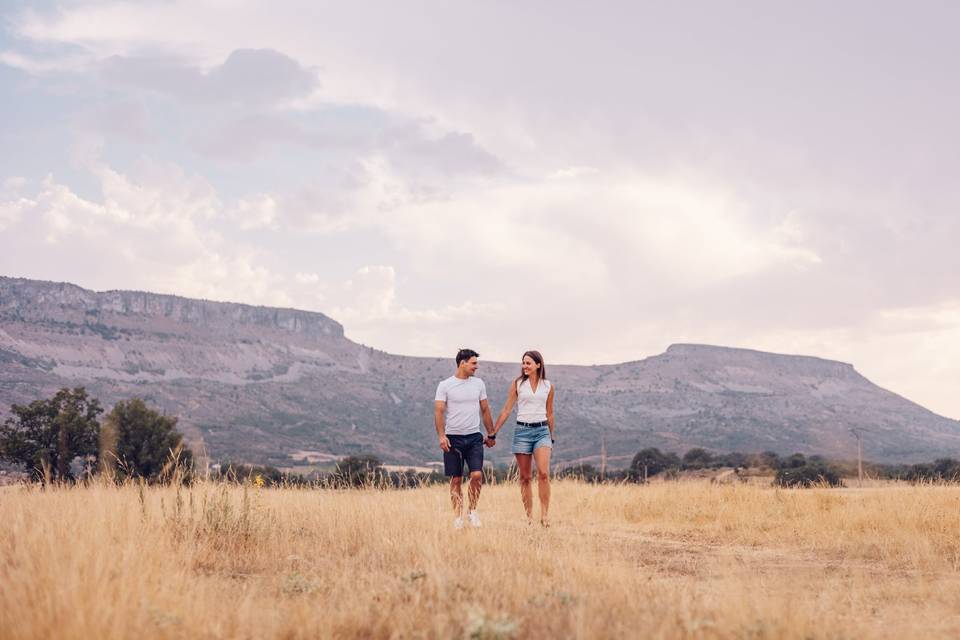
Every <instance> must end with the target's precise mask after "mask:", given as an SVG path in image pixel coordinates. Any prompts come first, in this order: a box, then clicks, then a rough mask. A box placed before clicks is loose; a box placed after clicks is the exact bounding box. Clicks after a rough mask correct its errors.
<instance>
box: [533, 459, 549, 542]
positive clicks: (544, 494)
mask: <svg viewBox="0 0 960 640" xmlns="http://www.w3.org/2000/svg"><path fill="white" fill-rule="evenodd" d="M552 452H553V449H551V448H550V447H538V448H537V449H534V451H533V458H534V460H536V461H537V495H538V496H539V497H540V524H542V525H543V526H545V527H548V526H550V454H551V453H552Z"/></svg>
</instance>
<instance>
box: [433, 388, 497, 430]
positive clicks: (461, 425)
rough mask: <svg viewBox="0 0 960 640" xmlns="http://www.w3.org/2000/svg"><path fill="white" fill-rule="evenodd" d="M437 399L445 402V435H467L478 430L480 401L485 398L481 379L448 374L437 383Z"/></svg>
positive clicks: (485, 392) (485, 389)
mask: <svg viewBox="0 0 960 640" xmlns="http://www.w3.org/2000/svg"><path fill="white" fill-rule="evenodd" d="M436 399H437V400H440V401H443V402H446V403H447V420H446V426H445V427H444V431H445V432H446V434H447V435H452V436H468V435H470V434H471V433H479V432H480V401H481V400H486V399H487V386H486V385H485V384H483V380H481V379H480V378H477V377H476V376H471V377H469V378H467V379H466V380H461V379H460V378H458V377H457V376H450V377H449V378H447V379H446V380H444V381H442V382H441V383H440V384H438V385H437V397H436Z"/></svg>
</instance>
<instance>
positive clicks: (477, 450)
mask: <svg viewBox="0 0 960 640" xmlns="http://www.w3.org/2000/svg"><path fill="white" fill-rule="evenodd" d="M447 440H449V441H450V451H444V452H443V472H444V473H445V474H446V475H447V477H454V476H462V475H463V463H464V462H466V463H467V466H468V467H470V471H482V470H483V435H482V434H480V433H471V434H470V435H468V436H455V435H448V436H447Z"/></svg>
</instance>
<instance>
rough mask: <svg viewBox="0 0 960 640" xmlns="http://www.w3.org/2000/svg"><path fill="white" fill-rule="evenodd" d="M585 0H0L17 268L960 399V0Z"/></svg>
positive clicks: (5, 239)
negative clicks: (808, 366)
mask: <svg viewBox="0 0 960 640" xmlns="http://www.w3.org/2000/svg"><path fill="white" fill-rule="evenodd" d="M587 4H588V3H579V2H578V3H573V2H571V3H564V2H556V1H551V2H542V3H538V2H526V3H508V2H482V3H479V2H471V3H466V2H465V3H459V4H458V3H450V2H436V3H431V2H383V3H379V4H377V3H334V4H329V5H328V4H326V3H322V2H317V1H316V0H309V1H302V2H301V1H288V2H252V1H234V2H225V1H224V0H189V1H188V0H162V1H159V0H158V1H150V0H140V1H137V2H130V1H127V2H108V1H90V2H81V1H76V0H70V1H61V2H58V1H49V0H48V1H42V2H24V1H21V0H4V2H3V3H2V5H0V7H2V8H0V148H2V149H3V152H2V154H0V241H2V251H0V273H2V274H3V275H8V276H20V277H29V278H40V279H46V280H56V281H69V282H74V283H76V284H79V285H81V286H84V287H88V288H93V289H97V290H104V289H141V290H149V291H156V292H163V293H175V294H179V295H184V296H191V297H203V298H209V299H215V300H229V301H238V302H247V303H254V304H266V305H282V306H292V307H297V308H301V309H309V310H315V311H322V312H324V313H326V314H328V315H330V316H332V317H333V318H335V319H336V320H338V321H340V322H342V323H343V324H344V326H345V330H346V334H347V336H348V337H350V338H351V339H354V340H357V341H359V342H363V343H365V344H368V345H371V346H375V347H377V348H380V349H384V350H386V351H390V352H393V353H401V354H410V355H432V356H437V355H439V356H450V355H452V354H453V353H454V351H455V350H456V348H457V347H459V346H472V347H473V348H475V349H477V350H478V351H480V353H481V355H482V357H484V358H490V359H499V360H511V361H512V360H517V359H519V356H520V354H521V353H522V351H523V350H524V349H527V348H539V349H540V350H541V351H542V352H543V353H544V355H545V357H546V358H547V361H548V362H557V363H561V362H562V363H579V364H592V363H610V362H621V361H627V360H637V359H640V358H644V357H647V356H650V355H654V354H657V353H660V352H662V351H663V350H664V349H665V348H666V347H667V346H668V345H670V344H671V343H675V342H699V343H708V344H717V345H726V346H738V347H749V348H755V349H762V350H768V351H776V352H784V353H798V354H809V355H817V356H821V357H824V358H831V359H837V360H842V361H846V362H850V363H853V364H854V365H855V366H856V368H857V369H858V370H859V371H860V372H861V373H863V374H864V375H866V376H867V377H868V378H870V379H871V380H873V381H874V382H876V383H878V384H880V385H881V386H884V387H886V388H888V389H891V390H893V391H895V392H897V393H900V394H901V395H904V396H906V397H907V398H910V399H911V400H914V401H916V402H919V403H921V404H923V405H925V406H927V407H929V408H930V409H932V410H934V411H936V412H938V413H941V414H944V415H947V416H950V417H952V418H960V393H958V392H957V389H958V383H960V251H957V247H956V245H957V244H958V240H960V206H958V205H960V119H958V118H957V114H958V113H960V83H958V80H957V78H960V41H958V39H957V37H956V34H957V33H958V32H960V4H958V3H953V2H909V3H908V2H877V1H875V0H871V1H863V2H858V1H845V2H833V1H831V2H802V3H799V2H771V1H768V0H763V1H758V2H727V3H722V2H700V3H683V2H674V3H662V2H651V3H647V4H645V3H638V2H624V3H603V4H600V5H598V4H595V3H594V4H592V5H591V6H590V7H589V8H588V7H587ZM668 4H669V6H667V5H668ZM518 5H522V8H518Z"/></svg>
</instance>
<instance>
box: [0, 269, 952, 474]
mask: <svg viewBox="0 0 960 640" xmlns="http://www.w3.org/2000/svg"><path fill="white" fill-rule="evenodd" d="M481 362H482V364H481V368H480V371H479V373H478V375H480V376H481V377H482V378H483V379H484V380H485V381H486V382H487V388H488V393H489V395H490V399H491V406H492V409H493V411H494V414H495V415H496V413H497V412H498V411H499V408H500V403H501V402H502V400H503V399H504V397H505V395H506V390H507V389H508V387H509V384H510V381H511V380H512V378H513V377H514V376H515V375H516V372H517V365H516V364H515V363H502V362H490V361H486V360H482V361H481ZM452 371H453V362H452V358H431V357H419V356H399V355H393V354H389V353H386V352H383V351H380V350H377V349H374V348H372V347H368V346H364V345H360V344H357V343H355V342H352V341H351V340H349V339H347V338H346V337H345V335H344V328H343V326H342V325H341V324H340V323H338V322H336V321H335V320H333V319H331V318H329V317H328V316H326V315H325V314H322V313H319V312H311V311H301V310H297V309H281V308H274V307H264V306H254V305H246V304H242V303H232V302H216V301H209V300H195V299H191V298H184V297H181V296H174V295H170V294H153V293H149V292H131V291H122V290H111V291H105V292H94V291H89V290H87V289H83V288H81V287H78V286H77V285H72V284H70V283H49V282H42V281H37V280H28V279H23V278H7V277H0V412H2V413H6V411H7V408H8V407H9V405H10V404H11V403H12V402H26V401H29V400H32V399H35V398H37V397H42V396H43V395H45V394H49V393H51V392H52V391H54V390H55V389H56V388H59V387H60V386H74V385H78V384H83V385H84V386H87V387H88V388H89V389H90V390H91V392H92V393H94V395H97V396H98V397H100V398H101V399H102V400H103V401H104V403H105V404H106V405H108V406H109V404H110V403H112V402H115V401H116V400H119V399H123V398H125V397H130V396H133V395H138V396H141V397H144V398H145V399H146V400H147V401H148V402H151V403H152V404H155V405H158V406H159V407H161V408H162V409H163V410H165V411H168V412H169V413H173V414H175V415H178V416H180V419H181V426H182V427H183V429H184V431H185V432H186V434H187V437H188V439H189V440H190V441H191V443H192V444H193V445H194V446H196V447H198V448H200V449H205V450H206V451H207V452H208V453H209V454H210V455H211V456H212V457H214V458H218V459H223V458H227V457H229V458H233V459H237V460H246V461H252V462H270V463H272V464H276V465H278V466H291V465H293V464H296V461H297V460H310V459H317V460H320V459H327V458H330V457H335V456H338V455H346V454H356V453H373V454H376V455H378V456H380V457H381V458H382V459H384V460H385V461H387V462H393V463H398V464H422V463H424V462H428V461H431V460H435V459H436V458H437V454H436V451H435V449H436V444H435V434H434V433H433V422H432V399H433V391H434V389H435V386H436V383H437V382H439V380H441V379H443V378H445V377H447V376H449V375H451V373H452ZM550 373H551V378H552V379H553V380H554V383H555V384H556V385H557V388H558V391H557V394H558V395H557V415H558V448H557V450H556V458H557V460H558V461H559V462H571V461H574V460H581V461H593V462H596V461H597V459H598V456H599V451H600V448H601V441H603V442H604V443H605V445H606V448H607V451H608V452H609V454H610V459H611V460H612V461H613V463H614V464H618V463H620V464H622V463H624V462H626V461H628V460H629V458H630V457H632V455H633V453H635V452H636V451H637V450H639V449H640V448H643V447H647V446H659V447H661V448H664V449H670V450H674V451H682V450H684V449H685V448H689V447H692V446H704V447H707V448H710V449H714V450H717V451H728V450H741V451H761V450H765V449H771V450H774V451H777V452H778V453H793V452H794V451H799V452H802V453H819V454H824V455H834V456H841V457H843V456H849V455H851V454H852V452H853V451H854V448H853V442H854V441H853V438H852V436H850V434H849V429H852V428H857V429H867V430H869V432H870V433H871V434H872V435H871V437H870V438H869V439H868V440H867V444H868V446H867V449H866V451H865V455H866V456H867V457H868V458H872V459H876V460H878V461H904V462H906V461H917V460H924V459H932V458H933V457H939V456H942V455H947V454H953V455H956V454H960V423H958V422H956V421H953V420H950V419H949V418H945V417H943V416H938V415H936V414H935V413H933V412H931V411H929V410H928V409H925V408H923V407H921V406H920V405H917V404H916V403H913V402H910V401H909V400H907V399H905V398H902V397H900V396H898V395H896V394H895V393H892V392H890V391H887V390H885V389H882V388H880V387H878V386H877V385H875V384H873V383H872V382H870V381H869V380H867V379H866V378H865V377H863V376H862V375H861V374H860V373H858V372H857V371H856V369H855V367H854V366H853V365H852V364H849V363H843V362H838V361H834V360H828V359H824V358H819V357H815V356H805V355H789V354H776V353H768V352H764V351H758V350H754V349H749V348H741V347H724V346H715V345H702V344H689V343H677V344H673V345H670V346H669V347H668V348H667V349H666V351H664V352H663V353H661V354H656V355H652V356H649V357H647V358H644V359H642V360H635V361H630V362H623V363H616V364H607V365H567V364H554V363H551V364H550ZM508 431H509V428H508ZM488 454H489V455H490V456H491V457H492V458H493V459H494V460H496V461H507V460H509V458H510V455H509V444H508V443H506V446H504V445H503V444H501V445H500V446H498V447H497V448H495V449H492V450H489V452H488Z"/></svg>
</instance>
